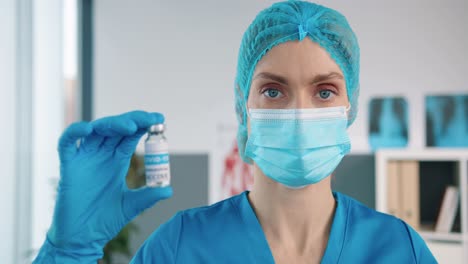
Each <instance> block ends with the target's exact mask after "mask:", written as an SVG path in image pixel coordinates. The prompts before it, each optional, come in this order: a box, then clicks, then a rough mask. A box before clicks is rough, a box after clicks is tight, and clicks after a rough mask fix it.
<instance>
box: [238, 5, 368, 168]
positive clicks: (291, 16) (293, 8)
mask: <svg viewBox="0 0 468 264" xmlns="http://www.w3.org/2000/svg"><path fill="white" fill-rule="evenodd" d="M305 37H309V38H310V39H311V40H312V41H314V42H316V43H318V44H319V45H320V46H321V47H322V48H324V49H325V50H326V51H327V52H328V53H329V54H330V56H331V58H332V59H333V60H334V61H335V62H336V63H337V65H338V66H339V67H340V69H341V71H342V72H343V74H344V77H345V83H346V91H347V94H348V98H349V102H350V104H351V109H350V112H349V114H348V126H349V125H350V124H351V123H352V122H353V121H354V119H355V118H356V114H357V99H358V95H359V45H358V41H357V38H356V36H355V34H354V32H353V30H352V29H351V27H350V26H349V24H348V21H347V20H346V18H345V17H344V16H343V15H342V14H340V13H339V12H337V11H335V10H333V9H330V8H327V7H324V6H321V5H318V4H314V3H310V2H305V1H284V2H279V3H275V4H273V5H272V6H270V7H268V8H266V9H265V10H263V11H261V12H260V13H259V14H258V15H257V17H256V18H255V19H254V21H253V22H252V23H251V24H250V26H249V27H248V28H247V31H246V32H245V33H244V36H243V38H242V42H241V46H240V49H239V57H238V64H237V76H236V81H235V100H236V113H237V119H238V122H239V126H238V131H237V143H238V147H239V154H240V156H241V157H242V159H243V160H244V161H245V162H248V163H251V160H250V159H249V158H247V157H245V155H244V152H245V144H246V142H247V100H248V96H249V91H250V84H251V81H252V75H253V72H254V71H255V67H256V65H257V63H258V62H259V61H260V60H261V59H262V57H263V56H264V55H265V54H266V53H267V52H268V51H269V50H270V49H272V48H273V47H275V46H276V45H278V44H281V43H284V42H287V41H301V40H303V39H304V38H305Z"/></svg>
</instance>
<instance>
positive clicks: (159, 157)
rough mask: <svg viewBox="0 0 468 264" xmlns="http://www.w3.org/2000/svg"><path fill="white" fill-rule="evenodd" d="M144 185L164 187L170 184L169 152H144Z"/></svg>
mask: <svg viewBox="0 0 468 264" xmlns="http://www.w3.org/2000/svg"><path fill="white" fill-rule="evenodd" d="M145 168H146V185H147V186H150V187H165V186H169V184H170V181H171V179H170V176H171V173H170V167H169V154H168V153H160V154H146V155H145Z"/></svg>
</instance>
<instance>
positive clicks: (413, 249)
mask: <svg viewBox="0 0 468 264" xmlns="http://www.w3.org/2000/svg"><path fill="white" fill-rule="evenodd" d="M336 196H337V200H338V201H339V202H341V203H343V204H344V205H345V208H346V210H347V214H346V215H347V219H346V221H347V223H346V227H347V230H346V241H347V243H348V246H350V247H353V245H351V244H354V245H357V244H360V245H361V246H362V245H367V246H368V247H370V248H374V250H376V249H379V248H387V249H388V248H391V249H392V251H393V253H395V254H397V255H400V256H407V257H410V258H411V259H412V260H413V261H414V262H415V263H437V262H436V261H435V259H434V257H433V256H432V254H431V252H430V251H429V249H428V248H427V246H426V243H425V242H424V240H423V239H422V238H421V236H420V235H419V234H418V233H417V232H416V231H415V230H414V229H413V228H411V227H410V226H409V225H408V224H407V223H405V222H404V221H403V220H401V219H399V218H397V217H395V216H392V215H388V214H384V213H381V212H378V211H376V210H374V209H371V208H369V207H367V206H366V205H364V204H362V203H360V202H358V201H356V200H355V199H353V198H351V197H349V196H346V195H344V194H340V193H336Z"/></svg>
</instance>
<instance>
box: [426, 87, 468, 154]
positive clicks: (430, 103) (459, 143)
mask: <svg viewBox="0 0 468 264" xmlns="http://www.w3.org/2000/svg"><path fill="white" fill-rule="evenodd" d="M426 145H427V146H428V147H468V95H450V96H427V97H426Z"/></svg>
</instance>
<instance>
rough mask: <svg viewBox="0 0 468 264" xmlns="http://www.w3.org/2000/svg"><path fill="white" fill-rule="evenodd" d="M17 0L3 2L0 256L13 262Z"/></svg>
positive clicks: (0, 31)
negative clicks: (0, 215)
mask: <svg viewBox="0 0 468 264" xmlns="http://www.w3.org/2000/svg"><path fill="white" fill-rule="evenodd" d="M15 19H16V5H15V0H3V1H0V58H2V59H1V60H0V87H1V88H0V120H1V123H2V125H1V127H2V129H0V138H1V139H2V144H1V145H2V147H1V148H0V167H1V168H2V174H1V175H2V176H1V181H2V191H1V192H0V201H2V202H1V203H0V212H2V217H0V226H1V227H2V228H1V231H0V232H1V237H2V239H1V240H0V259H1V260H2V262H5V263H13V250H14V243H13V241H14V229H13V226H14V215H15V210H14V202H15V177H14V175H15V140H16V138H15V125H16V123H15V107H16V105H15V89H14V87H15V76H16V71H15V70H16V69H15V66H16V64H15V51H16V50H15V45H16V42H15V41H16V39H15V38H16V34H15V29H16V24H15V23H16V20H15Z"/></svg>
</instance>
